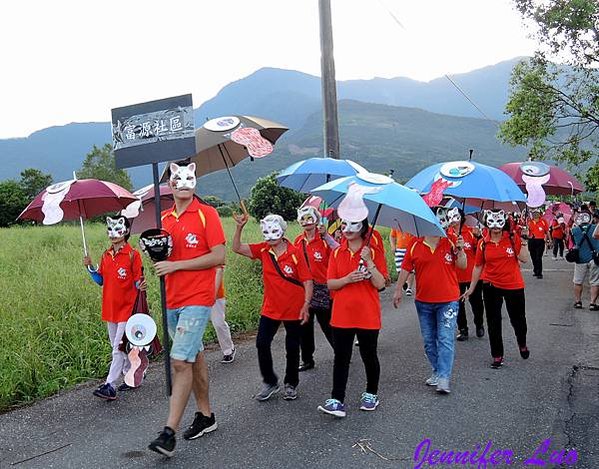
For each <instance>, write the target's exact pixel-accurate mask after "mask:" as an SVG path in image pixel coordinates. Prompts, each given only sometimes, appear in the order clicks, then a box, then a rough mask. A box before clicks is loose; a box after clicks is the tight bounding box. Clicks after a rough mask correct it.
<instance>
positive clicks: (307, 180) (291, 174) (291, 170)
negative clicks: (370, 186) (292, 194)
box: [277, 158, 367, 192]
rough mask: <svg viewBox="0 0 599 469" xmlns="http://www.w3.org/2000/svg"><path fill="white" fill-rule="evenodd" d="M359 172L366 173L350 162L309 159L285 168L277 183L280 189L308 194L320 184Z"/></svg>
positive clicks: (331, 159) (330, 159)
mask: <svg viewBox="0 0 599 469" xmlns="http://www.w3.org/2000/svg"><path fill="white" fill-rule="evenodd" d="M359 172H367V171H366V170H365V169H364V168H363V167H362V166H360V165H359V164H357V163H354V162H353V161H351V160H336V159H333V158H309V159H307V160H302V161H298V162H297V163H294V164H292V165H291V166H289V167H288V168H285V169H284V170H283V171H281V173H280V174H279V175H278V176H277V182H278V183H279V185H280V186H282V187H287V188H289V189H293V190H296V191H298V192H310V191H311V190H312V189H314V188H315V187H318V186H321V185H322V184H325V183H327V182H330V181H333V180H335V179H338V178H341V177H345V176H354V175H356V174H357V173H359Z"/></svg>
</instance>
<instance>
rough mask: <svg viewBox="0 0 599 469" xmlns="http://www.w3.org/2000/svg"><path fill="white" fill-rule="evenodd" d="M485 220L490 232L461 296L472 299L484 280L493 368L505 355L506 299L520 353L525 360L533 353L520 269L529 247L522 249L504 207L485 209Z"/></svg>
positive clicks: (481, 243) (478, 252)
mask: <svg viewBox="0 0 599 469" xmlns="http://www.w3.org/2000/svg"><path fill="white" fill-rule="evenodd" d="M484 223H485V225H486V227H487V229H488V233H487V234H486V235H485V236H484V237H483V239H482V240H481V241H480V242H479V245H478V248H477V251H476V261H475V267H474V270H473V271H472V282H471V283H470V288H468V290H466V292H464V294H463V296H462V298H463V299H466V298H469V297H470V295H472V294H473V293H474V289H475V288H476V285H477V283H478V281H479V280H482V282H483V301H484V304H485V311H486V313H487V327H488V332H489V343H490V345H491V356H492V357H493V362H492V363H491V367H492V368H495V369H497V368H500V367H501V366H502V365H503V357H504V350H503V333H502V330H501V308H502V305H503V302H504V300H505V305H506V309H507V313H508V316H509V317H510V323H511V324H512V327H513V328H514V332H515V334H516V340H517V342H518V348H519V351H520V356H521V357H522V358H523V359H525V360H526V359H527V358H528V357H529V356H530V351H529V350H528V347H527V344H526V334H527V325H526V304H525V296H524V280H523V279H522V273H521V271H520V262H527V261H528V255H527V252H526V250H525V249H522V239H521V237H520V235H519V234H518V233H517V232H516V231H515V230H514V229H513V228H512V226H511V224H510V223H509V220H508V217H507V216H506V214H505V212H504V211H503V210H496V209H495V210H485V212H484Z"/></svg>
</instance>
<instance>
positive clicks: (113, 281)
mask: <svg viewBox="0 0 599 469" xmlns="http://www.w3.org/2000/svg"><path fill="white" fill-rule="evenodd" d="M106 225H107V233H108V239H109V240H110V244H111V246H110V247H109V248H108V249H107V250H106V251H104V253H103V254H102V257H101V260H100V264H99V266H98V267H97V268H94V267H92V265H93V263H92V260H91V257H90V256H89V255H87V256H85V257H84V258H83V265H85V266H86V267H87V270H88V272H89V273H90V275H91V278H92V280H93V281H94V282H96V283H97V284H98V285H100V286H101V287H102V320H103V321H105V322H106V326H107V328H108V338H109V340H110V346H111V347H112V362H111V363H110V371H109V372H108V376H107V377H106V382H105V383H104V384H102V385H101V386H100V387H98V389H96V390H95V391H94V396H96V397H99V398H101V399H105V400H108V401H113V400H115V399H116V397H117V393H116V391H117V390H116V389H115V384H116V382H117V380H118V379H119V377H120V376H121V375H123V374H125V373H126V371H127V369H128V368H129V366H130V364H129V360H128V358H127V355H126V354H125V352H122V351H121V350H120V349H119V346H120V345H121V342H122V340H123V335H124V334H125V326H126V324H127V320H128V319H129V317H130V316H131V314H132V312H133V306H134V305H135V299H136V298H137V290H138V289H139V290H145V289H146V282H145V280H143V279H142V262H141V256H140V255H139V252H138V251H137V250H136V249H133V248H132V247H131V245H130V244H129V236H130V232H131V225H130V223H129V220H127V218H125V217H118V218H115V219H113V218H110V217H108V218H106ZM128 389H131V388H130V387H129V386H127V384H125V383H124V382H123V383H122V384H121V385H120V386H119V388H118V390H119V391H126V390H128Z"/></svg>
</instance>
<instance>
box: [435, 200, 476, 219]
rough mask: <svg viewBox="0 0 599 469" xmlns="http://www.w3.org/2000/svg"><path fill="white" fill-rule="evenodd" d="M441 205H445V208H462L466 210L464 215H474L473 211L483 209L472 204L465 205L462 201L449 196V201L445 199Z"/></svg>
mask: <svg viewBox="0 0 599 469" xmlns="http://www.w3.org/2000/svg"><path fill="white" fill-rule="evenodd" d="M441 205H443V207H445V208H456V207H457V208H461V209H462V210H464V215H472V214H473V213H477V212H480V211H481V210H482V209H481V208H480V207H474V206H472V205H466V206H465V207H464V204H463V203H462V202H458V201H457V200H455V199H454V198H449V199H448V200H447V201H443V203H442V204H441Z"/></svg>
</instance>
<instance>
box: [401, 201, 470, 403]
mask: <svg viewBox="0 0 599 469" xmlns="http://www.w3.org/2000/svg"><path fill="white" fill-rule="evenodd" d="M436 213H437V218H438V219H439V221H440V222H441V226H442V227H443V228H444V229H446V230H447V229H448V228H449V226H448V225H449V223H448V217H447V209H446V208H444V207H438V208H437V211H436ZM467 265H468V260H467V257H466V254H465V252H464V240H463V238H462V237H461V236H459V237H458V238H456V237H455V236H454V235H453V234H451V233H450V234H449V237H447V238H441V237H440V236H425V237H424V238H418V239H417V240H416V241H415V242H414V243H412V245H411V246H410V249H408V252H407V253H406V257H405V258H404V261H403V264H402V265H401V273H400V274H399V279H398V281H397V288H396V289H395V295H393V306H395V308H397V307H399V304H400V303H401V299H402V293H403V291H402V288H401V285H403V282H405V280H406V279H407V278H408V275H409V273H410V272H411V271H414V272H415V273H416V285H417V286H418V288H417V289H416V301H415V302H414V303H415V305H416V312H417V313H418V321H419V322H420V332H421V334H422V340H423V342H424V351H425V353H426V357H427V358H428V361H429V363H430V365H431V368H432V375H431V376H430V378H428V379H427V380H426V381H425V384H426V385H428V386H436V387H437V389H436V390H437V392H438V393H440V394H448V393H449V392H450V389H449V380H450V379H451V372H452V370H453V361H454V357H455V330H456V322H457V316H458V309H459V305H458V303H459V299H460V286H459V283H458V275H457V270H458V269H465V268H466V267H467Z"/></svg>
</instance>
